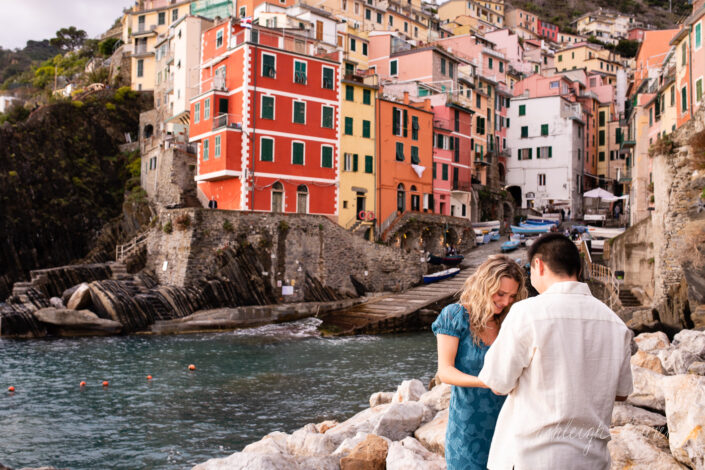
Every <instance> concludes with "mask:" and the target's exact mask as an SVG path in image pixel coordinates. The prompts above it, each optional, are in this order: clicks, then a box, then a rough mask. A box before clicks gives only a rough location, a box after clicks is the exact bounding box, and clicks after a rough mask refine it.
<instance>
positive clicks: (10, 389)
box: [7, 385, 15, 393]
mask: <svg viewBox="0 0 705 470" xmlns="http://www.w3.org/2000/svg"><path fill="white" fill-rule="evenodd" d="M7 391H8V392H10V393H12V392H14V391H15V387H13V386H12V385H10V386H9V387H7Z"/></svg>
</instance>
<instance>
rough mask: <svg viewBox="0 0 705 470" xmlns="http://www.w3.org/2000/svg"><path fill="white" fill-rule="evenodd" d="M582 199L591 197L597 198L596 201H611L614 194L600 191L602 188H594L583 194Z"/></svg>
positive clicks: (603, 190)
mask: <svg viewBox="0 0 705 470" xmlns="http://www.w3.org/2000/svg"><path fill="white" fill-rule="evenodd" d="M583 197H591V198H598V199H613V198H614V194H612V193H611V192H609V191H607V190H605V189H602V188H595V189H591V190H590V191H588V192H586V193H583Z"/></svg>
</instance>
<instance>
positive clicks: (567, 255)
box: [528, 233, 582, 277]
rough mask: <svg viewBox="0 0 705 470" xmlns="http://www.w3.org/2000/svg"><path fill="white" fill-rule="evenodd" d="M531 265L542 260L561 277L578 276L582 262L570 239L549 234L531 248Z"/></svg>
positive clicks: (529, 254)
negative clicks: (535, 259)
mask: <svg viewBox="0 0 705 470" xmlns="http://www.w3.org/2000/svg"><path fill="white" fill-rule="evenodd" d="M528 257H529V263H531V262H532V261H533V260H534V258H535V257H539V258H541V261H543V262H544V263H546V265H547V266H548V269H550V270H551V271H553V272H554V273H556V274H558V275H560V276H576V277H577V276H578V275H579V273H580V267H581V265H582V262H581V260H580V252H578V247H576V246H575V243H573V242H572V241H571V240H570V238H568V237H566V236H565V235H563V234H560V233H547V234H545V235H542V236H541V237H539V239H538V240H536V241H535V242H534V243H533V245H531V246H530V247H529V253H528Z"/></svg>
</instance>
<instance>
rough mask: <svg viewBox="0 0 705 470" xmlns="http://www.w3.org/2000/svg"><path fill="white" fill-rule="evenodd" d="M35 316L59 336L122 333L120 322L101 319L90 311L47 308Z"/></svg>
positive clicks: (35, 313)
mask: <svg viewBox="0 0 705 470" xmlns="http://www.w3.org/2000/svg"><path fill="white" fill-rule="evenodd" d="M34 316H35V317H36V318H37V320H38V321H40V322H41V323H45V324H47V325H50V327H49V330H50V331H51V332H52V333H54V334H57V335H58V336H102V335H116V334H118V333H120V332H121V331H122V325H121V324H120V323H119V322H116V321H113V320H106V319H104V318H99V317H98V315H96V314H95V313H93V312H91V311H89V310H70V309H58V308H53V307H47V308H42V309H39V310H37V311H36V312H34ZM52 330H53V331H52Z"/></svg>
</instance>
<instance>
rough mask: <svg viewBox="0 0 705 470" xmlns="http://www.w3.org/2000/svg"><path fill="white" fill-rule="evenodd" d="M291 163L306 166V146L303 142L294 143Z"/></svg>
mask: <svg viewBox="0 0 705 470" xmlns="http://www.w3.org/2000/svg"><path fill="white" fill-rule="evenodd" d="M291 163H293V164H294V165H303V164H304V144H302V143H301V142H294V143H293V145H292V159H291Z"/></svg>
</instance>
